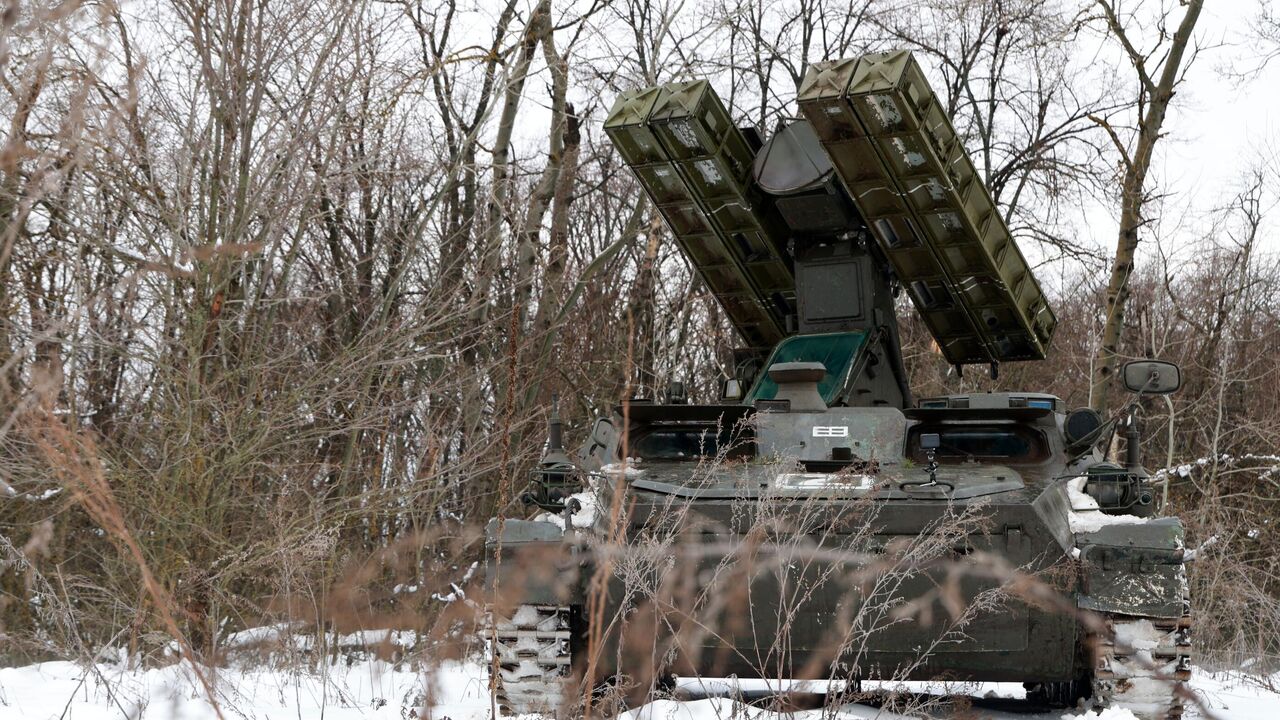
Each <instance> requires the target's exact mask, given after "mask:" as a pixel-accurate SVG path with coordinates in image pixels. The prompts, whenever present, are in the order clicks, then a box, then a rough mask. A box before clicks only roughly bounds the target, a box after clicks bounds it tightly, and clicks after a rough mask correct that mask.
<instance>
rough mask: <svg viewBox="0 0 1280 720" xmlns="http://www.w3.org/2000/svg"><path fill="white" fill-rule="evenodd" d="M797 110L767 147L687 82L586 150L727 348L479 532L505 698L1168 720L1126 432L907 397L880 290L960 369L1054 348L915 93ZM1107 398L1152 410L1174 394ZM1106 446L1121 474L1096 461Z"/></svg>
mask: <svg viewBox="0 0 1280 720" xmlns="http://www.w3.org/2000/svg"><path fill="white" fill-rule="evenodd" d="M798 104H799V108H800V112H801V114H802V117H800V118H797V119H795V120H794V121H792V122H789V123H786V124H784V125H783V126H781V127H780V128H779V129H778V130H777V131H776V132H775V133H774V134H773V135H772V137H770V138H768V139H767V141H765V140H764V139H763V138H761V137H760V136H759V135H758V134H757V133H756V132H754V131H753V130H750V129H743V128H739V127H736V126H735V125H734V123H733V122H732V121H731V119H730V116H729V114H728V113H727V112H726V110H725V108H724V106H723V105H722V103H721V101H720V100H719V99H718V98H717V96H716V94H715V92H714V90H713V89H712V88H711V87H710V85H709V84H708V83H707V82H705V81H694V82H682V83H673V84H668V85H662V86H659V87H651V88H643V89H638V90H635V91H632V92H627V93H625V94H623V95H622V96H621V97H620V98H618V100H617V102H616V104H615V105H614V107H613V110H612V112H611V113H610V115H609V117H608V119H607V120H606V121H605V126H604V127H605V131H606V132H607V134H608V136H609V137H610V139H611V140H612V142H613V144H614V145H615V147H616V148H617V150H618V152H619V154H620V155H621V156H622V158H623V159H624V160H625V162H626V163H627V164H628V165H629V166H630V168H631V169H632V171H633V172H634V173H635V176H636V178H637V179H638V180H639V182H640V184H641V185H642V186H643V188H644V189H645V191H646V192H647V193H648V195H649V198H650V199H651V200H652V202H653V203H654V205H655V206H656V208H657V210H658V212H659V213H660V214H661V215H662V217H663V218H664V219H665V221H666V224H667V226H668V227H669V228H670V230H671V232H672V234H673V235H674V237H675V240H676V242H677V243H678V244H679V246H680V248H681V249H682V250H683V252H684V254H685V256H686V257H687V258H688V260H689V262H690V263H691V264H692V266H693V268H694V269H695V270H696V271H697V272H698V273H699V275H700V276H701V278H702V280H703V281H704V282H705V284H706V287H707V288H708V289H709V290H710V291H711V293H713V294H714V296H715V298H716V299H717V300H718V301H719V303H720V304H721V306H722V307H723V308H724V312H725V313H726V315H727V316H728V318H729V320H730V321H731V322H732V323H733V325H734V327H735V328H736V329H737V331H738V333H739V335H740V336H741V338H742V340H743V343H744V347H743V348H742V349H741V350H739V351H738V352H737V353H736V374H735V377H732V378H729V379H727V380H726V381H725V382H724V386H723V389H722V390H723V392H722V393H721V394H722V397H721V398H719V399H718V400H717V402H715V403H713V404H705V405H700V404H690V403H689V402H688V401H687V399H686V398H684V397H683V393H682V392H680V389H679V387H678V386H675V387H673V389H672V390H671V391H670V392H668V395H667V397H666V398H659V399H649V400H643V399H640V398H637V399H634V400H632V401H630V402H627V403H624V404H623V405H622V406H621V407H619V408H618V409H617V411H616V412H615V413H614V414H613V415H612V416H611V417H605V418H601V419H600V420H598V421H597V422H596V424H595V426H594V427H593V428H592V430H591V432H590V434H589V437H588V438H586V440H585V442H584V444H583V445H582V447H581V448H580V449H579V450H578V451H577V452H576V453H573V454H571V453H568V452H567V451H565V450H564V449H563V447H562V442H561V439H560V429H559V424H558V422H553V431H552V433H551V441H550V443H549V451H548V455H547V457H546V458H545V460H544V461H543V463H542V465H541V466H540V467H538V468H537V469H535V470H534V471H533V478H532V482H531V484H530V486H529V491H528V493H527V494H526V496H525V497H526V500H527V501H528V502H529V503H531V504H536V505H539V506H540V507H542V508H544V509H545V510H547V511H549V512H548V513H546V514H544V515H542V516H540V517H537V518H535V519H533V520H516V519H505V520H500V519H495V520H494V521H492V522H491V523H490V524H489V526H488V529H487V536H486V541H487V553H488V556H487V559H486V564H487V574H486V578H487V582H488V586H489V589H490V590H491V591H493V596H492V597H493V603H492V605H491V608H490V609H491V617H492V623H491V624H490V625H489V626H488V628H487V629H486V632H485V636H486V639H487V640H488V641H489V643H490V648H491V650H492V656H493V668H494V671H495V675H494V678H493V680H494V684H495V689H496V692H497V696H498V699H499V700H500V702H501V703H502V705H503V707H505V708H507V710H508V711H510V712H515V713H532V712H541V713H546V714H551V715H572V714H573V713H575V712H581V711H582V704H583V703H584V702H589V701H590V700H589V699H590V697H591V692H592V691H593V688H594V687H597V686H599V685H600V684H601V683H602V682H606V683H607V682H612V683H615V684H619V685H625V683H626V682H627V680H628V679H629V680H632V681H635V680H637V679H638V680H639V682H640V684H644V683H646V682H648V681H649V680H650V679H652V678H654V677H657V678H659V682H658V684H659V685H661V682H660V680H661V678H663V677H665V676H666V675H668V674H671V673H675V674H680V675H684V676H687V675H702V676H714V677H726V676H730V675H735V676H737V677H739V678H743V677H792V678H811V679H813V678H816V679H826V680H828V681H832V682H842V683H843V687H844V688H846V690H848V689H849V688H854V689H856V688H857V687H858V683H859V682H860V681H862V680H872V679H877V678H887V679H950V680H957V681H966V680H972V681H1017V682H1023V683H1025V684H1026V686H1027V688H1028V693H1029V696H1031V697H1033V698H1036V699H1038V700H1039V701H1040V702H1043V703H1048V704H1051V705H1057V706H1076V705H1079V704H1080V703H1091V704H1092V705H1093V706H1098V707H1101V706H1107V705H1118V706H1122V707H1127V708H1129V709H1131V710H1133V711H1134V712H1135V714H1137V715H1138V716H1139V717H1142V718H1171V717H1177V716H1179V715H1180V714H1181V710H1182V691H1181V687H1182V684H1183V683H1184V681H1185V680H1186V679H1187V678H1188V673H1189V672H1190V660H1189V657H1190V656H1189V641H1188V631H1189V623H1190V620H1189V615H1190V610H1189V607H1190V605H1189V599H1188V595H1187V584H1186V576H1185V565H1184V561H1185V559H1186V554H1185V553H1184V549H1183V531H1182V526H1181V524H1180V523H1179V521H1178V520H1177V519H1175V518H1166V517H1155V513H1154V512H1153V509H1154V503H1153V496H1154V492H1153V488H1152V484H1151V482H1150V481H1149V478H1148V475H1147V473H1146V472H1145V471H1143V469H1142V467H1141V466H1140V456H1139V439H1138V436H1137V432H1136V429H1135V428H1134V423H1133V416H1132V413H1129V414H1128V416H1127V417H1126V416H1125V413H1124V412H1121V413H1120V414H1119V415H1118V416H1117V418H1113V419H1107V418H1102V417H1100V416H1098V415H1097V414H1096V413H1094V412H1093V411H1091V410H1088V409H1078V410H1074V411H1068V409H1067V408H1066V407H1064V404H1063V402H1062V401H1061V400H1060V399H1058V398H1056V397H1054V396H1052V395H1047V394H1044V393H1038V392H1000V393H994V392H993V393H980V394H956V395H949V396H943V397H931V398H923V399H919V400H917V399H915V398H914V397H913V395H912V392H911V388H910V387H909V386H908V382H907V377H906V373H905V372H904V370H903V357H902V350H901V347H900V341H899V331H898V322H897V318H896V316H895V303H894V298H895V296H896V295H897V294H898V293H899V292H905V293H906V294H907V296H908V297H909V298H910V300H911V302H912V304H913V305H914V307H915V310H916V311H917V312H919V314H920V316H921V317H922V318H923V321H924V324H925V325H926V326H927V327H928V329H929V331H930V332H931V333H932V335H933V337H934V339H935V340H936V344H937V351H938V352H940V353H941V354H942V355H943V356H945V358H946V359H947V360H948V361H949V362H950V363H952V364H954V365H955V366H956V367H957V368H963V367H965V366H974V365H978V366H981V367H980V369H986V368H989V369H990V372H991V373H992V374H993V375H994V374H995V373H997V372H998V368H999V366H1000V364H1001V363H1006V362H1012V361H1034V360H1039V359H1043V358H1044V356H1045V353H1046V350H1047V348H1048V345H1049V343H1050V340H1051V338H1052V336H1053V332H1054V327H1055V324H1056V320H1055V317H1054V314H1053V311H1052V309H1051V308H1050V307H1049V305H1048V303H1047V302H1046V299H1045V296H1044V294H1043V292H1042V291H1041V288H1040V287H1039V285H1038V284H1037V281H1036V279H1035V277H1034V276H1033V275H1032V272H1031V269H1030V268H1029V267H1028V264H1027V262H1026V260H1025V259H1024V257H1023V255H1022V253H1021V252H1020V251H1019V249H1018V247H1017V245H1016V244H1015V243H1014V241H1013V239H1012V237H1011V236H1010V233H1009V231H1008V228H1007V227H1006V225H1005V222H1004V220H1003V219H1002V218H1001V215H1000V213H999V212H998V211H997V209H996V207H995V205H994V203H993V202H992V199H991V196H990V194H989V192H988V190H987V188H986V187H985V186H984V185H983V182H982V179H981V178H980V176H979V175H978V173H977V172H976V171H975V169H974V167H973V164H972V162H971V160H970V158H969V157H968V155H967V154H966V152H965V150H964V148H963V146H962V145H961V143H960V140H959V138H958V137H957V135H956V132H955V131H954V129H953V127H952V125H951V122H950V120H949V118H948V117H947V116H946V115H945V113H944V112H943V110H942V108H941V106H940V104H939V102H938V100H937V99H936V98H935V96H934V94H933V92H932V91H931V90H930V89H929V86H928V84H927V83H926V81H925V78H924V76H923V74H922V73H921V71H920V68H919V67H918V66H917V64H916V62H915V61H914V60H913V58H912V56H911V55H910V54H909V53H906V52H895V53H887V54H874V55H866V56H863V57H859V58H855V59H847V60H839V61H834V62H824V63H818V64H815V65H814V66H813V67H812V68H811V69H810V70H809V71H808V74H807V75H806V76H805V78H804V81H803V84H802V86H801V88H800V90H799V95H798ZM1124 380H1125V384H1126V386H1127V387H1128V388H1129V389H1130V390H1131V391H1133V392H1134V393H1136V396H1140V395H1141V394H1153V393H1166V392H1171V391H1173V390H1174V389H1176V388H1177V385H1178V374H1177V368H1176V367H1174V366H1171V365H1168V364H1165V363H1159V362H1155V361H1152V362H1145V363H1133V364H1130V365H1129V366H1126V367H1125V369H1124ZM659 400H663V401H661V402H660V401H659ZM1117 431H1122V434H1123V437H1124V438H1125V440H1126V441H1127V444H1128V454H1127V456H1126V458H1125V459H1124V460H1125V462H1124V463H1123V464H1120V463H1109V462H1107V461H1106V460H1105V458H1104V454H1103V452H1102V450H1101V449H1100V448H1102V447H1105V445H1106V444H1107V441H1108V440H1109V438H1110V437H1111V436H1112V434H1113V433H1115V432H1117ZM591 502H594V503H595V509H594V512H590V509H589V508H588V509H583V505H584V503H585V504H590V503H591ZM779 518H781V519H782V521H783V522H779ZM788 518H790V519H792V520H794V521H795V523H794V524H792V525H788V524H787V522H786V521H787V520H788ZM947 518H951V520H953V521H955V522H952V523H951V524H950V525H948V522H950V521H948V520H947ZM966 518H967V519H966ZM957 519H959V520H957ZM975 519H979V520H980V521H978V520H975ZM766 525H767V529H766V530H760V528H761V527H764V526H766ZM663 532H665V533H667V535H666V536H665V537H667V538H668V540H662V539H661V538H659V540H657V541H654V538H655V537H659V536H660V535H661V533H663ZM948 533H949V534H948ZM676 537H678V538H680V542H675V541H671V540H670V538H676ZM926 541H934V542H935V544H936V545H937V547H935V548H934V549H933V550H928V544H927V542H926ZM646 542H648V543H649V545H647V546H646V547H647V548H648V550H647V551H646V552H648V553H649V555H648V556H647V560H645V562H644V563H639V564H633V565H630V566H626V565H625V561H623V560H622V559H620V554H621V553H625V552H626V550H625V548H626V547H627V546H628V544H632V543H633V544H637V545H643V544H644V543H646ZM682 543H683V544H682ZM690 547H692V548H694V549H693V551H688V548H690ZM748 547H749V548H750V551H749V552H748V551H746V550H744V548H748ZM770 547H774V548H775V549H774V550H769V549H768V548H770ZM895 547H896V548H899V549H901V548H904V547H905V548H908V550H910V548H912V547H915V548H917V552H916V554H917V555H919V556H921V557H923V560H919V559H918V558H917V560H911V559H910V557H911V552H907V553H905V554H904V553H901V552H898V554H896V555H895V554H894V553H895V552H897V551H895V550H894V548H895ZM938 547H940V548H941V550H940V551H939V550H938ZM769 552H773V555H772V556H771V558H772V559H771V560H767V561H766V559H764V557H765V555H766V554H768V553H769ZM762 553H764V554H762ZM890 557H892V558H894V559H893V560H892V561H889V560H885V558H890ZM903 558H906V560H904V559H903ZM735 561H736V562H737V563H738V565H737V566H736V567H735V565H734V563H735ZM637 568H639V569H637ZM904 568H905V569H904ZM894 573H897V575H894ZM890 576H893V577H896V578H897V580H895V582H893V583H892V584H891V586H889V587H881V585H878V583H880V581H881V580H883V578H885V577H890ZM664 578H666V580H664ZM671 578H676V580H674V581H672V580H670V579H671ZM726 578H727V581H726ZM677 587H678V588H682V590H678V589H676V588H677ZM1002 591H1005V597H1003V598H997V596H999V595H1000V593H1001V592H1002ZM682 593H683V594H682ZM678 597H685V598H692V600H691V601H690V602H688V603H685V604H681V602H679V601H678V600H677V598H678ZM783 606H786V607H787V608H788V612H787V613H785V614H784V613H781V612H775V610H776V609H777V608H780V607H783ZM700 613H701V614H700ZM868 618H870V620H869V619H868ZM877 618H878V620H877ZM784 636H785V638H786V640H785V643H783V644H782V645H780V644H779V638H782V637H784ZM855 636H856V637H855ZM636 648H641V649H642V651H637V650H636ZM646 648H647V650H646ZM780 648H781V649H780ZM584 699H585V700H584Z"/></svg>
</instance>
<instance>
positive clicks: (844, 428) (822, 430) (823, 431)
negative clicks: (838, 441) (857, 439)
mask: <svg viewBox="0 0 1280 720" xmlns="http://www.w3.org/2000/svg"><path fill="white" fill-rule="evenodd" d="M813 436H814V437H849V426H848V425H814V426H813Z"/></svg>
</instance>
